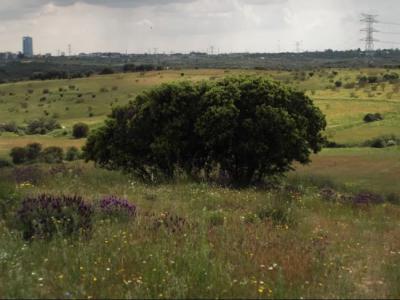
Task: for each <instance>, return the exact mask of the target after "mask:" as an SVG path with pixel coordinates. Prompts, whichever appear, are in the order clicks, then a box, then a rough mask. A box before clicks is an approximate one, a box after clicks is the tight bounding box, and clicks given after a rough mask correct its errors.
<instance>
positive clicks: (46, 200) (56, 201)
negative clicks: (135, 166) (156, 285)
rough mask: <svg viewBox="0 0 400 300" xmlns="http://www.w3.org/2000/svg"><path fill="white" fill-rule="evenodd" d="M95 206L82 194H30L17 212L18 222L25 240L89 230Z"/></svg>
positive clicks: (69, 234)
mask: <svg viewBox="0 0 400 300" xmlns="http://www.w3.org/2000/svg"><path fill="white" fill-rule="evenodd" d="M93 212H94V210H93V208H92V206H91V205H89V204H87V203H85V202H84V201H83V199H82V198H81V197H77V196H75V197H68V196H59V197H58V196H51V195H40V196H38V197H28V198H26V199H25V200H24V201H23V203H22V206H21V208H20V209H19V210H18V213H17V223H18V225H19V227H20V229H21V231H22V233H23V238H24V239H25V240H31V239H32V238H34V237H35V238H41V239H51V238H52V237H53V236H55V235H59V236H62V237H67V236H71V235H73V234H78V233H80V232H84V233H88V232H89V231H90V230H91V228H92V215H93Z"/></svg>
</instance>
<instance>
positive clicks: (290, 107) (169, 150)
mask: <svg viewBox="0 0 400 300" xmlns="http://www.w3.org/2000/svg"><path fill="white" fill-rule="evenodd" d="M325 126H326V122H325V118H324V116H323V115H322V113H321V111H320V110H319V109H318V108H316V107H315V106H314V105H313V102H312V101H311V100H310V99H309V98H308V97H306V96H305V95H304V93H300V92H297V91H294V90H291V89H289V88H287V87H284V86H282V85H281V84H279V83H277V82H273V81H271V80H269V79H267V78H265V77H260V76H239V77H228V78H225V79H222V80H219V81H216V82H201V83H190V82H180V83H171V84H164V85H161V86H160V87H157V88H155V89H153V90H150V91H148V92H145V93H143V94H142V95H140V96H138V97H137V99H136V100H135V101H133V102H131V103H130V104H129V105H127V106H125V107H119V108H116V109H114V110H113V112H112V114H111V116H110V118H109V119H108V120H107V121H106V124H105V126H103V127H102V128H100V129H99V130H97V131H96V132H94V133H93V134H92V135H90V136H89V138H88V141H87V144H86V146H85V148H84V153H85V156H86V159H87V160H93V161H95V162H96V163H97V164H99V165H100V166H102V167H106V168H110V169H123V170H125V171H128V172H132V173H134V174H136V175H139V176H140V177H142V178H143V179H146V180H150V179H152V178H153V177H154V176H160V175H162V176H165V177H169V178H170V177H173V176H174V174H175V173H176V171H177V170H178V169H179V170H183V171H185V172H186V173H187V174H198V173H199V172H200V171H203V170H204V171H205V172H206V173H209V172H210V171H213V170H219V171H220V173H221V174H225V176H226V177H227V178H228V179H229V180H230V182H231V183H233V184H235V185H249V184H251V183H255V182H259V181H261V180H263V179H264V178H265V177H266V176H273V175H278V174H282V173H284V172H286V171H288V170H290V169H291V166H292V164H293V162H294V161H298V162H300V163H303V164H306V163H308V162H309V157H310V154H311V153H312V152H318V151H319V150H320V149H321V146H322V144H323V142H324V138H323V136H322V131H323V130H324V129H325Z"/></svg>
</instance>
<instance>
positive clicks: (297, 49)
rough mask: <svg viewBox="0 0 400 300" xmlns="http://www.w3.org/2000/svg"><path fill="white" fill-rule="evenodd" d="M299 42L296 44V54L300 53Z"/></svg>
mask: <svg viewBox="0 0 400 300" xmlns="http://www.w3.org/2000/svg"><path fill="white" fill-rule="evenodd" d="M301 43H302V42H301V41H297V42H296V52H297V53H300V52H301Z"/></svg>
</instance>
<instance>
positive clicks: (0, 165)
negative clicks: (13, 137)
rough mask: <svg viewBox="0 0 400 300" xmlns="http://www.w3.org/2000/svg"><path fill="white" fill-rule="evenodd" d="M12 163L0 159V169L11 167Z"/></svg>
mask: <svg viewBox="0 0 400 300" xmlns="http://www.w3.org/2000/svg"><path fill="white" fill-rule="evenodd" d="M11 166H12V163H11V162H9V161H8V160H6V159H3V158H0V169H2V168H8V167H11Z"/></svg>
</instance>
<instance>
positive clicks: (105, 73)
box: [99, 68, 114, 75]
mask: <svg viewBox="0 0 400 300" xmlns="http://www.w3.org/2000/svg"><path fill="white" fill-rule="evenodd" d="M99 74H100V75H110V74H114V70H113V69H111V68H104V69H103V70H101V71H100V73H99Z"/></svg>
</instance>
